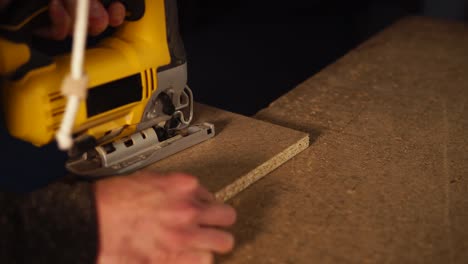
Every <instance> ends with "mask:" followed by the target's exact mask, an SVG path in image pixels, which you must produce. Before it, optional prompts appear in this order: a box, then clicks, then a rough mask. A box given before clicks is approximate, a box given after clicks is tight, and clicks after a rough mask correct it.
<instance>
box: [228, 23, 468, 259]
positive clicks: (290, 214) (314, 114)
mask: <svg viewBox="0 0 468 264" xmlns="http://www.w3.org/2000/svg"><path fill="white" fill-rule="evenodd" d="M467 105H468V27H467V26H466V24H460V23H453V22H447V21H439V20H431V19H425V18H418V17H416V18H407V19H404V20H401V21H398V22H397V23H396V24H394V25H392V26H391V27H389V28H388V29H386V30H384V31H383V32H381V33H379V34H377V35H376V36H374V37H373V38H371V39H370V40H368V41H367V42H365V43H363V44H362V45H361V46H359V47H357V48H356V49H355V50H353V51H351V52H350V53H348V54H347V55H346V56H344V57H343V58H341V59H340V60H338V61H337V62H336V63H334V64H332V65H330V66H329V67H327V68H326V69H324V70H323V71H322V72H320V73H319V74H317V75H315V76H313V77H312V78H310V79H309V80H307V81H305V82H304V83H303V84H301V85H299V86H298V87H297V88H296V89H294V90H293V91H291V92H290V93H288V94H286V95H284V96H283V97H281V98H280V99H279V100H277V101H275V102H274V103H273V104H271V106H270V107H268V108H267V109H264V110H262V111H261V112H260V113H259V114H258V115H257V116H256V117H257V118H260V119H262V120H265V121H268V122H273V123H276V124H280V125H282V126H287V127H291V128H294V129H297V130H301V131H307V132H309V133H310V134H311V135H312V137H311V141H312V143H311V146H310V147H309V148H308V149H307V150H305V151H304V152H302V153H301V154H299V155H297V156H296V157H294V158H293V159H292V160H291V161H289V162H288V163H286V164H285V165H284V166H282V167H281V168H279V169H278V170H276V171H275V172H273V173H271V174H270V175H269V176H268V177H267V178H265V179H264V180H263V181H261V182H259V183H258V184H256V185H255V186H252V187H251V188H249V189H248V190H246V191H245V192H243V193H242V194H240V195H238V196H237V197H235V198H234V199H233V200H232V204H234V205H235V207H236V208H237V210H238V222H237V224H236V226H235V228H234V234H235V236H236V241H237V247H236V249H235V251H234V252H233V254H231V255H229V256H226V257H223V258H222V261H221V262H220V263H222V264H238V263H239V264H241V263H242V264H244V263H295V264H302V263H304V264H308V263H421V264H422V263H424V264H427V263H468V262H467V260H468V250H467V249H468V225H467V223H468V199H467V194H468V179H467V175H468V154H467V153H468V133H467V131H468V107H467Z"/></svg>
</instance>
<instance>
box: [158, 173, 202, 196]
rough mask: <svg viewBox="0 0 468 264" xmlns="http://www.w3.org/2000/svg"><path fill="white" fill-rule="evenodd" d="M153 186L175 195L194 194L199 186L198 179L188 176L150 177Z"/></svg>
mask: <svg viewBox="0 0 468 264" xmlns="http://www.w3.org/2000/svg"><path fill="white" fill-rule="evenodd" d="M150 177H152V179H153V181H152V182H153V184H154V185H156V186H157V187H159V188H161V189H162V190H164V191H166V192H168V193H172V194H174V195H182V194H189V193H193V192H194V191H195V190H196V189H197V188H198V186H199V183H198V179H197V178H196V177H194V176H191V175H187V174H181V173H179V174H170V175H165V176H161V175H157V174H153V175H150Z"/></svg>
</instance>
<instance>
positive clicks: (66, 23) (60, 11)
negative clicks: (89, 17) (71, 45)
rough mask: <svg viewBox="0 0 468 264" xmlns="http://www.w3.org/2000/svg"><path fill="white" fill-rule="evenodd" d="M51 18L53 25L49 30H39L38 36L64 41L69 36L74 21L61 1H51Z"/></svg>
mask: <svg viewBox="0 0 468 264" xmlns="http://www.w3.org/2000/svg"><path fill="white" fill-rule="evenodd" d="M49 16H50V20H51V23H52V25H51V26H50V27H48V28H41V29H39V30H37V32H36V33H37V34H38V35H39V36H41V37H44V38H50V39H54V40H63V39H65V38H66V37H67V36H68V33H69V32H70V28H71V25H72V19H71V16H70V14H69V13H68V12H67V10H66V8H65V6H64V5H63V3H62V2H61V1H60V0H51V1H50V4H49Z"/></svg>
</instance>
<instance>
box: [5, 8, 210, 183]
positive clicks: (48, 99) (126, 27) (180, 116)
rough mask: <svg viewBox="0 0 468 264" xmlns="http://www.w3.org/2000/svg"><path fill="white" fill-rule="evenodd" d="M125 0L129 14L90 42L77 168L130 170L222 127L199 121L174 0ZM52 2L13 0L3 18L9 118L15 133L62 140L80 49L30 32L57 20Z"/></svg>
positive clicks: (39, 142) (77, 123)
mask: <svg viewBox="0 0 468 264" xmlns="http://www.w3.org/2000/svg"><path fill="white" fill-rule="evenodd" d="M119 1H120V2H122V3H123V4H124V5H125V7H126V10H127V15H126V19H125V22H124V24H123V25H122V26H120V27H118V28H115V29H113V31H112V33H111V34H109V35H108V36H106V37H105V38H103V39H101V40H99V41H98V42H97V43H95V44H93V45H92V46H89V47H87V48H86V50H85V51H84V58H85V59H84V63H83V67H84V71H85V72H86V74H87V78H88V79H87V80H88V81H87V87H86V89H87V95H86V98H85V99H83V100H81V101H80V102H79V105H78V108H77V112H76V115H75V118H74V120H73V121H74V122H73V124H72V125H73V127H72V139H73V147H72V148H71V149H69V150H67V153H68V156H69V160H68V161H67V163H66V168H67V169H68V170H69V171H70V172H72V173H74V174H76V175H81V176H87V177H100V176H111V175H119V174H127V173H130V172H133V171H135V170H138V169H141V168H143V167H145V166H147V165H149V164H152V163H154V162H156V161H159V160H161V159H163V158H166V157H168V156H170V155H173V154H175V153H177V152H179V151H182V150H184V149H186V148H189V147H192V146H194V145H196V144H199V143H201V142H204V141H206V140H208V139H210V138H212V137H214V136H215V127H214V125H213V124H210V123H204V122H202V123H198V124H192V123H193V119H194V108H193V105H194V97H193V93H192V91H191V89H190V88H189V86H188V85H187V61H186V56H185V51H184V46H183V43H182V38H181V36H180V34H179V28H178V27H179V25H178V15H177V12H178V11H177V3H176V0H119ZM25 2H27V3H25ZM102 2H103V4H104V5H106V6H107V5H109V4H110V2H111V1H102ZM48 4H49V0H29V1H12V2H11V4H10V5H9V6H8V7H7V9H6V10H5V11H4V12H3V15H2V17H1V18H0V74H1V75H2V76H4V78H3V83H2V106H3V111H4V115H5V123H6V126H7V129H8V131H9V133H10V134H11V135H12V136H13V137H15V138H18V139H20V140H23V141H27V142H30V143H31V144H33V145H35V146H37V147H41V146H44V145H46V144H50V143H52V142H54V141H55V140H56V139H55V135H56V133H57V131H58V130H59V129H60V126H61V124H62V121H63V118H64V115H65V113H66V109H67V98H66V96H64V94H63V91H62V89H61V85H62V83H63V80H64V79H65V78H66V76H67V74H68V72H69V71H70V68H71V66H70V61H71V57H72V56H71V54H70V53H65V54H59V55H50V54H46V53H44V52H43V51H42V50H39V49H37V48H36V47H34V46H33V45H32V41H31V36H32V35H33V33H32V32H33V31H34V30H35V29H37V28H38V27H42V26H44V25H45V24H47V23H50V22H49V19H50V18H49V14H48Z"/></svg>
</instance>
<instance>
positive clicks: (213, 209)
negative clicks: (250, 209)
mask: <svg viewBox="0 0 468 264" xmlns="http://www.w3.org/2000/svg"><path fill="white" fill-rule="evenodd" d="M236 218H237V215H236V211H235V210H234V208H232V207H230V206H228V205H225V204H214V205H211V206H209V207H207V208H205V209H204V210H202V212H201V213H200V214H199V217H198V223H199V224H200V225H202V226H219V227H229V226H231V225H233V224H234V223H235V222H236Z"/></svg>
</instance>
